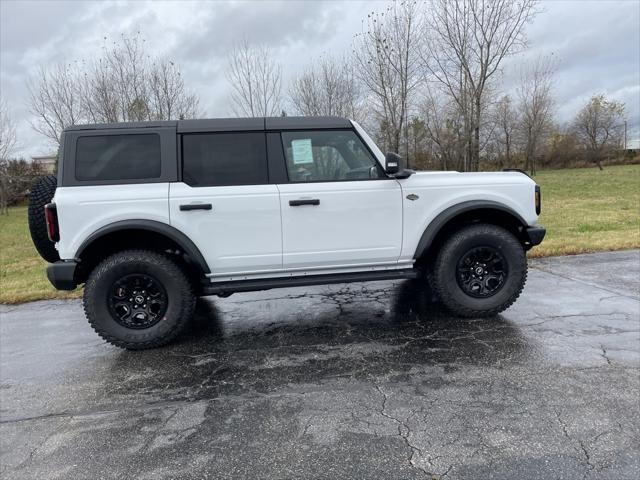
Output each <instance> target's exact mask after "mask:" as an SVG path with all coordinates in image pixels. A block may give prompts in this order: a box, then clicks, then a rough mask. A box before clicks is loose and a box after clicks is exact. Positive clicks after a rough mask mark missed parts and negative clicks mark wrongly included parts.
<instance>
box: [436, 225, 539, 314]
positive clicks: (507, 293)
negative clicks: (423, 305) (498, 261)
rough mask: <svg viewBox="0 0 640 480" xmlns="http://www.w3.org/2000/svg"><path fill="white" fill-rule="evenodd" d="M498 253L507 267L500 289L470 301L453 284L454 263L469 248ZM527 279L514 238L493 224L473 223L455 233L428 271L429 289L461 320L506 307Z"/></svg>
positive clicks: (455, 284) (521, 249) (519, 250)
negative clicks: (431, 269) (492, 249)
mask: <svg viewBox="0 0 640 480" xmlns="http://www.w3.org/2000/svg"><path fill="white" fill-rule="evenodd" d="M486 246H488V247H491V248H494V249H496V250H498V251H499V252H500V253H501V254H502V256H503V258H504V259H505V261H506V263H507V267H508V272H507V275H506V279H505V280H504V283H503V285H502V287H501V288H500V289H499V290H498V291H497V292H496V293H495V294H493V295H492V296H490V297H488V298H474V297H473V296H470V295H468V294H467V293H465V292H464V290H463V289H462V288H461V286H460V285H459V283H458V281H457V277H456V275H457V273H456V271H457V265H458V261H459V260H460V259H461V258H462V257H463V256H464V255H465V254H466V253H467V252H468V251H470V250H471V249H474V248H476V247H486ZM526 280H527V257H526V255H525V252H524V249H523V247H522V245H521V244H520V242H519V241H518V239H517V238H516V237H515V236H514V235H513V234H512V233H511V232H509V231H507V230H505V229H504V228H501V227H498V226H496V225H490V224H474V225H470V226H467V227H464V228H462V229H461V230H458V231H457V232H455V233H453V234H451V237H450V238H449V239H448V240H447V241H446V242H445V243H444V245H443V246H442V248H441V249H440V252H439V253H438V255H437V257H436V261H435V263H434V266H433V271H432V282H433V287H434V289H435V291H436V294H437V295H438V297H439V299H440V301H441V302H442V303H443V304H444V305H445V306H446V307H447V308H448V309H449V310H450V311H451V312H453V313H454V314H456V315H458V316H461V317H471V318H473V317H476V318H477V317H491V316H494V315H497V314H498V313H500V312H502V311H504V310H506V309H507V308H509V307H510V306H511V305H512V304H513V302H515V301H516V299H517V298H518V297H519V296H520V293H521V292H522V289H523V288H524V284H525V282H526Z"/></svg>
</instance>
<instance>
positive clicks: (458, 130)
mask: <svg viewBox="0 0 640 480" xmlns="http://www.w3.org/2000/svg"><path fill="white" fill-rule="evenodd" d="M438 93H439V92H435V93H434V92H432V91H431V90H430V89H429V88H427V90H426V97H425V101H424V102H423V103H422V105H421V113H422V116H423V118H424V125H425V129H426V133H427V137H428V138H429V141H430V144H431V145H430V150H431V154H432V155H433V156H434V157H435V158H436V159H437V160H438V162H439V168H440V169H441V170H450V169H460V170H464V163H465V152H464V150H465V143H464V136H465V135H464V131H465V123H464V118H463V115H462V113H461V111H460V109H459V108H458V105H457V104H456V103H455V102H453V101H452V100H451V99H449V98H447V97H444V96H442V95H439V94H438Z"/></svg>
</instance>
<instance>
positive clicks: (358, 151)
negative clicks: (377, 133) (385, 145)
mask: <svg viewBox="0 0 640 480" xmlns="http://www.w3.org/2000/svg"><path fill="white" fill-rule="evenodd" d="M281 136H282V142H283V149H284V155H285V162H286V168H287V173H288V178H289V181H288V183H285V184H279V185H278V188H279V189H280V199H281V208H282V235H283V239H282V240H283V266H284V268H285V269H287V270H307V269H334V268H338V269H340V268H351V269H353V268H355V269H360V268H365V267H370V266H373V267H381V268H384V267H385V266H386V267H393V266H394V265H397V261H398V257H399V256H400V251H401V248H402V192H401V189H400V185H399V184H398V182H397V181H396V180H394V179H392V178H388V177H387V176H386V175H384V173H383V171H382V168H381V166H380V165H379V164H378V163H377V161H376V160H375V158H374V157H373V155H372V154H371V152H370V151H369V150H368V149H367V148H366V146H365V145H364V144H363V142H362V140H361V139H360V138H359V137H358V136H357V135H356V133H355V132H353V131H352V130H303V131H283V132H282V133H281Z"/></svg>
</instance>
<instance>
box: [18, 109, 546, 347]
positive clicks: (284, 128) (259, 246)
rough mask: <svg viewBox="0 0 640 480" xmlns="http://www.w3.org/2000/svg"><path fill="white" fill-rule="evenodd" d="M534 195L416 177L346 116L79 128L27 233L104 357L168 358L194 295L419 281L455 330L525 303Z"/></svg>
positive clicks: (483, 179)
mask: <svg viewBox="0 0 640 480" xmlns="http://www.w3.org/2000/svg"><path fill="white" fill-rule="evenodd" d="M539 213H540V189H539V188H538V186H537V185H536V184H535V182H534V181H533V180H532V179H531V178H529V177H528V176H527V175H526V174H523V173H522V172H518V171H510V172H499V173H458V172H413V171H411V170H407V169H405V168H403V167H402V166H401V159H400V157H399V156H398V155H397V154H394V153H389V154H387V155H386V157H385V155H383V153H382V152H381V151H380V149H379V148H378V147H377V146H376V145H375V143H374V142H373V141H372V140H371V138H370V137H369V136H368V135H367V134H366V132H365V131H364V130H363V129H362V128H361V127H360V125H358V124H357V123H356V122H353V121H350V120H347V119H343V118H337V117H278V118H247V119H240V118H237V119H209V120H180V121H162V122H141V123H122V124H105V125H78V126H72V127H69V128H67V129H65V131H64V133H63V134H62V138H61V148H60V158H59V164H58V175H57V178H56V177H53V176H50V177H44V178H43V179H42V180H41V181H40V183H39V184H37V185H36V186H35V187H34V188H33V189H32V192H31V195H30V208H29V224H30V229H31V235H32V238H33V240H34V243H35V245H36V248H37V249H38V251H39V252H40V254H41V255H42V256H43V257H44V258H45V259H46V260H47V261H49V262H51V265H50V266H49V267H48V268H47V275H48V278H49V280H50V281H51V283H52V284H53V285H54V286H55V287H56V288H58V289H61V290H71V289H75V288H76V287H77V286H78V285H80V284H84V285H85V287H84V309H85V312H86V315H87V318H88V320H89V323H90V324H91V326H92V327H93V328H94V329H95V330H96V332H97V333H98V334H99V335H100V336H101V337H103V338H104V339H105V340H106V341H108V342H110V343H112V344H114V345H117V346H119V347H123V348H128V349H143V348H150V347H155V346H159V345H163V344H165V343H167V342H169V341H170V340H172V339H173V338H175V337H176V336H177V335H178V334H179V333H180V332H181V331H182V330H183V329H184V327H185V325H186V324H187V323H188V321H189V319H190V318H191V317H192V315H193V313H194V308H195V304H196V297H198V296H202V295H219V296H223V297H224V296H228V295H231V294H232V293H235V292H246V291H252V290H265V289H271V288H279V287H294V286H305V285H320V284H330V283H342V282H362V281H373V280H390V279H416V281H418V282H423V284H424V286H425V288H431V289H432V291H433V293H434V294H435V295H436V296H437V297H438V298H439V300H440V301H441V302H442V304H444V306H445V307H447V308H448V309H449V310H451V311H452V312H453V313H454V314H457V315H460V316H465V317H482V316H489V315H495V314H497V313H499V312H501V311H503V310H505V309H506V308H507V307H509V306H510V305H511V304H512V303H513V302H514V301H515V300H516V298H517V297H518V295H519V294H520V292H521V291H522V288H523V286H524V283H525V280H526V275H527V260H526V255H525V252H526V250H528V249H530V248H531V247H532V246H534V245H537V244H539V243H540V242H541V241H542V239H543V237H544V235H545V230H544V229H543V228H542V227H540V226H537V225H536V221H537V218H538V215H539Z"/></svg>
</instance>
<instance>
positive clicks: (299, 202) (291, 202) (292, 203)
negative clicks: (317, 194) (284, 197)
mask: <svg viewBox="0 0 640 480" xmlns="http://www.w3.org/2000/svg"><path fill="white" fill-rule="evenodd" d="M289 205H290V206H291V207H299V206H300V205H320V200H318V199H317V198H313V199H309V200H289Z"/></svg>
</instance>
